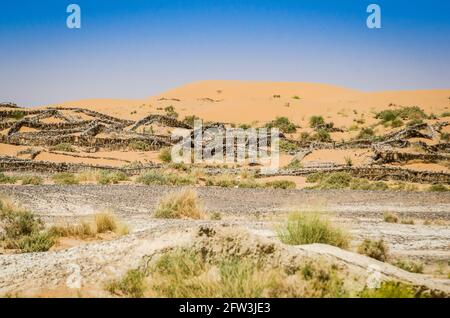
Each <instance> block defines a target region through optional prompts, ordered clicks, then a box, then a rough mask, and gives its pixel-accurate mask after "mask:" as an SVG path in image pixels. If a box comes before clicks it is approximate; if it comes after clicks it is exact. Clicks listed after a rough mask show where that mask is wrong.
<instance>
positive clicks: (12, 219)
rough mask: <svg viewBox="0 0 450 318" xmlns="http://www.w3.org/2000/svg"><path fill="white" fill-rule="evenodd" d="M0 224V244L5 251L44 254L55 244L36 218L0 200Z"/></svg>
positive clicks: (30, 213)
mask: <svg viewBox="0 0 450 318" xmlns="http://www.w3.org/2000/svg"><path fill="white" fill-rule="evenodd" d="M0 222H1V224H2V227H3V234H1V236H0V243H2V245H3V247H4V248H6V249H13V250H18V251H20V252H21V253H32V252H45V251H48V250H49V249H50V248H51V247H52V246H53V245H54V243H55V241H54V237H53V236H52V235H51V233H50V232H48V231H45V229H44V225H43V223H42V221H41V220H40V219H39V218H38V217H36V216H35V215H34V214H33V213H32V212H30V211H28V210H25V209H21V208H18V207H16V206H15V205H13V204H12V203H11V202H8V201H6V200H0Z"/></svg>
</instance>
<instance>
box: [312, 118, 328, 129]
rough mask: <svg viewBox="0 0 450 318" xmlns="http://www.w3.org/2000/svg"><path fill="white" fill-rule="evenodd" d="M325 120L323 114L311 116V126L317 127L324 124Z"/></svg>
mask: <svg viewBox="0 0 450 318" xmlns="http://www.w3.org/2000/svg"><path fill="white" fill-rule="evenodd" d="M324 124H325V120H324V119H323V117H322V116H311V118H309V127H311V128H316V127H317V126H320V125H324Z"/></svg>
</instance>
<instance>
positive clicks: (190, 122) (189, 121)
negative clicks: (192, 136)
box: [183, 115, 200, 127]
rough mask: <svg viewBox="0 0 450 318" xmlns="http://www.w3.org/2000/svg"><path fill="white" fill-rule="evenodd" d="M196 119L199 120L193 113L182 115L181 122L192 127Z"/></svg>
mask: <svg viewBox="0 0 450 318" xmlns="http://www.w3.org/2000/svg"><path fill="white" fill-rule="evenodd" d="M196 120H200V118H199V117H197V116H195V115H190V116H186V117H184V119H183V123H185V124H187V125H189V126H191V127H194V123H195V121H196Z"/></svg>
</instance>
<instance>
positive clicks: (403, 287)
mask: <svg viewBox="0 0 450 318" xmlns="http://www.w3.org/2000/svg"><path fill="white" fill-rule="evenodd" d="M359 296H360V297H361V298H416V297H420V294H417V293H416V292H415V291H414V289H413V288H412V286H410V285H407V284H404V283H400V282H394V281H385V282H382V283H381V286H380V288H376V289H368V288H366V289H364V290H363V291H362V292H361V293H360V294H359Z"/></svg>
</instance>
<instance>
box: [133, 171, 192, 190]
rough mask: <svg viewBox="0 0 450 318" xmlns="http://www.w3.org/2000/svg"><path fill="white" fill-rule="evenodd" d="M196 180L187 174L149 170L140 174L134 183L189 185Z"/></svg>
mask: <svg viewBox="0 0 450 318" xmlns="http://www.w3.org/2000/svg"><path fill="white" fill-rule="evenodd" d="M196 181H197V180H196V178H195V177H194V176H192V175H187V174H175V173H169V172H164V171H162V170H150V171H147V172H144V173H143V174H141V175H140V176H139V177H138V178H137V179H136V182H138V183H142V184H145V185H171V186H181V185H191V184H195V183H196Z"/></svg>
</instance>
